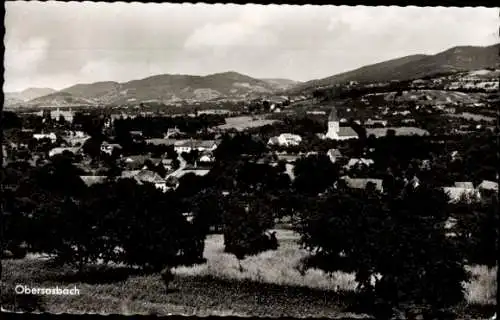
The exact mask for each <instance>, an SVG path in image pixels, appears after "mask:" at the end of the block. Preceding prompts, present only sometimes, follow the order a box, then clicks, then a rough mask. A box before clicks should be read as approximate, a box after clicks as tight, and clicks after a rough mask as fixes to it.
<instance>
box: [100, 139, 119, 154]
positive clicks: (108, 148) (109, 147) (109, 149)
mask: <svg viewBox="0 0 500 320" xmlns="http://www.w3.org/2000/svg"><path fill="white" fill-rule="evenodd" d="M121 148H122V147H121V146H120V145H119V144H117V143H108V142H106V141H104V142H103V143H102V144H101V152H104V153H107V154H109V155H111V154H112V153H113V150H115V149H121Z"/></svg>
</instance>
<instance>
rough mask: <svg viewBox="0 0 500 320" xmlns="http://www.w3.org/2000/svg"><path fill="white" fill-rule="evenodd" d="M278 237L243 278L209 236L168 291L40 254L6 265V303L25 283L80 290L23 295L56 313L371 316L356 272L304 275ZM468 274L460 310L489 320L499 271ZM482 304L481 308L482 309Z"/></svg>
mask: <svg viewBox="0 0 500 320" xmlns="http://www.w3.org/2000/svg"><path fill="white" fill-rule="evenodd" d="M277 236H278V239H279V241H280V247H279V249H278V250H277V251H274V252H273V251H268V252H263V253H261V254H259V255H257V256H254V257H248V258H246V259H245V260H243V261H242V266H243V268H244V269H245V270H244V272H243V273H240V272H239V270H238V262H237V260H236V258H234V257H233V256H231V255H228V254H225V253H224V252H223V239H222V236H221V235H210V236H209V237H208V238H207V240H206V247H205V257H206V258H207V263H205V264H203V265H197V266H193V267H179V268H176V269H175V270H174V273H175V275H176V279H175V280H174V282H173V283H172V284H171V288H170V290H169V293H168V294H165V288H164V286H163V284H162V282H161V280H160V276H159V275H158V274H153V275H143V274H141V273H139V272H131V271H130V270H124V269H122V268H121V267H114V268H107V269H104V273H103V272H102V271H101V272H100V273H95V272H94V273H87V274H86V275H85V276H84V277H79V278H76V277H75V273H74V271H72V270H70V269H69V268H67V267H55V266H51V265H50V264H49V261H44V260H43V259H40V258H36V256H35V257H33V256H31V257H30V258H26V259H23V260H6V261H4V262H3V264H4V272H3V275H2V306H3V307H4V308H9V307H10V308H12V304H13V302H12V301H13V299H12V298H9V296H11V297H12V295H13V292H12V290H13V288H14V286H15V285H16V284H26V285H28V286H30V287H54V286H59V287H61V288H72V287H74V286H76V287H77V288H78V289H79V290H80V295H79V296H43V297H30V296H16V305H17V306H18V307H19V305H23V304H31V305H33V304H38V307H35V308H37V309H40V310H45V311H47V312H56V313H57V312H71V313H81V312H96V313H102V314H106V313H121V314H157V315H168V314H188V315H192V314H196V315H200V316H205V315H219V316H224V315H234V316H252V315H253V316H292V317H295V316H297V317H302V316H313V317H339V316H349V317H353V316H357V317H365V316H364V315H363V314H357V315H356V314H351V313H348V311H349V310H350V309H349V306H352V305H353V303H355V300H356V298H355V294H354V291H355V288H356V282H355V281H354V275H352V274H347V273H343V272H337V273H335V274H333V275H332V276H328V275H326V274H325V273H324V272H322V271H320V270H309V271H307V272H306V274H305V276H304V277H303V276H301V275H300V273H299V272H298V270H297V269H296V266H297V265H298V263H299V261H300V259H301V258H303V257H305V256H306V255H307V252H306V251H305V250H302V249H300V248H299V247H298V245H297V243H296V240H297V239H298V237H297V234H295V233H294V232H293V231H288V230H277ZM41 270H43V272H41ZM469 270H470V271H471V272H472V274H473V275H474V276H475V278H474V279H473V280H472V281H471V283H470V284H466V285H465V286H464V288H465V289H466V292H467V300H468V303H469V304H470V305H468V306H463V307H462V308H461V309H464V311H463V312H465V313H466V314H467V315H471V313H473V314H475V316H474V318H484V317H485V315H488V314H490V311H491V310H489V309H492V306H493V304H494V299H495V270H494V269H488V268H485V267H483V266H474V267H471V268H469ZM131 273H132V274H131ZM30 299H31V301H29V300H30ZM477 306H482V307H481V308H480V310H479V311H478V310H477V308H478V307H477Z"/></svg>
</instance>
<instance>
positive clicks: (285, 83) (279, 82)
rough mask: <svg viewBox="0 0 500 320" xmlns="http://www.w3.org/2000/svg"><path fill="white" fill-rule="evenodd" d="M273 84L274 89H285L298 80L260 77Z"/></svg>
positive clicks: (291, 86)
mask: <svg viewBox="0 0 500 320" xmlns="http://www.w3.org/2000/svg"><path fill="white" fill-rule="evenodd" d="M261 80H262V81H265V82H267V83H268V84H270V85H271V86H273V87H274V88H275V89H276V90H286V89H290V88H293V87H294V86H296V85H298V84H300V82H299V81H295V80H290V79H261Z"/></svg>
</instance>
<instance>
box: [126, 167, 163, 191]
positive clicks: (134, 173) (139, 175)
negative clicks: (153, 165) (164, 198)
mask: <svg viewBox="0 0 500 320" xmlns="http://www.w3.org/2000/svg"><path fill="white" fill-rule="evenodd" d="M120 178H121V179H134V180H135V181H136V182H137V183H138V184H141V185H142V184H144V183H150V184H153V185H154V186H155V188H157V189H159V190H162V191H163V192H165V191H167V190H168V189H170V188H169V187H168V186H167V181H166V180H165V179H163V178H162V177H160V175H159V174H158V173H156V172H153V171H150V170H124V171H122V175H121V176H120Z"/></svg>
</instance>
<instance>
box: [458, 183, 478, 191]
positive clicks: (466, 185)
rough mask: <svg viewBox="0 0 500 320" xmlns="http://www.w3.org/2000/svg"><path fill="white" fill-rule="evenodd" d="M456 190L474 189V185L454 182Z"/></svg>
mask: <svg viewBox="0 0 500 320" xmlns="http://www.w3.org/2000/svg"><path fill="white" fill-rule="evenodd" d="M455 187H456V188H464V189H471V190H472V189H474V184H473V183H472V182H455Z"/></svg>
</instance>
